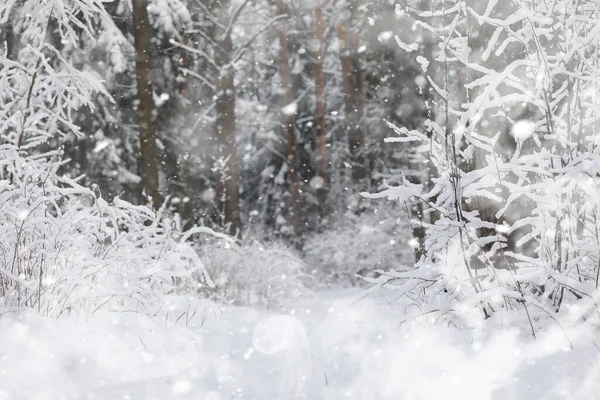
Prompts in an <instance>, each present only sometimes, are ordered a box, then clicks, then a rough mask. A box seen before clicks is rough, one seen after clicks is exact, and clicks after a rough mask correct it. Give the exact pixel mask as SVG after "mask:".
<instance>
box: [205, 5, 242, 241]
mask: <svg viewBox="0 0 600 400" xmlns="http://www.w3.org/2000/svg"><path fill="white" fill-rule="evenodd" d="M212 11H213V14H214V16H215V17H216V19H217V21H218V23H219V25H215V26H214V28H213V40H214V41H215V43H216V46H214V61H215V64H216V65H217V67H218V68H219V71H218V74H219V76H218V80H217V90H216V96H217V101H216V112H217V120H216V123H215V135H216V139H217V145H218V154H219V157H220V158H221V160H222V161H223V162H224V166H225V171H222V172H223V173H222V175H221V176H220V177H218V182H217V195H218V200H219V212H220V213H221V215H220V217H221V220H222V221H223V223H224V224H225V225H226V226H227V227H228V230H229V233H230V234H232V235H235V234H238V233H239V230H240V202H239V193H238V171H237V151H236V145H235V87H234V85H233V72H234V71H233V66H232V65H231V55H232V52H233V44H232V41H231V32H230V31H226V30H225V29H224V28H225V27H227V26H229V23H230V17H229V0H216V1H215V2H214V5H213V10H212Z"/></svg>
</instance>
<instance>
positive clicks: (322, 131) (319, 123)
mask: <svg viewBox="0 0 600 400" xmlns="http://www.w3.org/2000/svg"><path fill="white" fill-rule="evenodd" d="M323 7H324V5H323V0H317V6H316V8H315V39H316V41H317V44H318V49H317V54H316V63H315V88H316V95H317V102H316V103H317V112H316V115H315V126H316V127H317V135H316V139H317V140H316V142H317V151H318V156H317V157H318V158H317V174H318V175H319V176H320V177H321V178H323V181H324V185H323V188H321V189H318V190H317V198H318V200H319V210H320V213H321V218H324V217H325V216H326V215H327V191H328V186H329V183H328V182H329V176H328V172H327V170H328V163H327V126H326V124H325V73H324V71H323V47H324V45H325V43H324V40H325V38H324V36H325V35H324V31H325V24H324V22H323Z"/></svg>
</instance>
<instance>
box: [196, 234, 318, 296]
mask: <svg viewBox="0 0 600 400" xmlns="http://www.w3.org/2000/svg"><path fill="white" fill-rule="evenodd" d="M198 252H199V254H200V259H201V260H202V263H203V264H204V265H205V267H206V270H207V272H208V274H209V275H210V277H211V278H212V279H213V281H214V287H209V286H208V285H204V286H202V287H201V288H200V292H201V293H205V294H206V295H207V296H209V297H211V298H213V299H215V300H218V301H222V302H225V303H230V304H237V305H263V306H268V307H271V306H277V305H285V304H286V303H287V301H289V300H293V299H296V298H299V297H300V296H302V295H306V294H307V293H308V289H307V286H308V284H309V283H310V280H311V278H310V276H308V275H307V274H306V273H305V265H304V263H303V262H302V260H301V259H300V258H298V256H297V255H296V254H295V253H294V252H293V251H292V250H291V249H289V248H288V247H286V246H284V245H282V244H278V243H266V244H265V243H260V242H258V241H254V240H250V241H248V242H245V243H242V244H239V243H230V242H223V241H220V242H213V243H211V244H203V245H201V246H200V247H199V249H198Z"/></svg>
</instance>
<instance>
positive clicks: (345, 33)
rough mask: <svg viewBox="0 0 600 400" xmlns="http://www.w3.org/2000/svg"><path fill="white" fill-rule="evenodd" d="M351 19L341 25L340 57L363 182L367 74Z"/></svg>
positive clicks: (351, 142)
mask: <svg viewBox="0 0 600 400" xmlns="http://www.w3.org/2000/svg"><path fill="white" fill-rule="evenodd" d="M353 14H354V6H350V15H353ZM348 22H352V19H350V20H349V21H342V22H340V23H339V24H338V25H337V33H338V40H339V42H340V58H341V62H342V81H343V86H344V105H345V108H346V128H347V129H348V146H349V148H350V161H351V165H352V180H353V181H354V182H356V183H358V182H361V181H362V180H363V179H364V178H366V177H367V175H368V168H367V165H366V157H365V139H364V133H363V130H362V128H361V124H362V119H363V113H364V111H363V109H364V99H363V87H362V86H363V73H362V69H361V67H360V57H359V54H358V44H359V38H358V35H356V34H354V33H352V32H350V30H349V29H348V25H347V24H348Z"/></svg>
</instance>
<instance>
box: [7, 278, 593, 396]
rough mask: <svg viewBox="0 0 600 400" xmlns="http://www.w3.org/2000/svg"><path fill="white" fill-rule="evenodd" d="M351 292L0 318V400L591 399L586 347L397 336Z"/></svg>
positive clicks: (377, 303) (509, 336)
mask: <svg viewBox="0 0 600 400" xmlns="http://www.w3.org/2000/svg"><path fill="white" fill-rule="evenodd" d="M357 295H358V292H357V291H356V290H340V291H336V292H326V293H320V294H318V295H316V296H315V297H314V298H312V299H310V300H304V301H302V302H300V303H299V304H297V305H296V307H295V308H294V309H288V310H286V311H285V312H279V313H275V312H270V313H266V312H260V311H257V310H254V309H249V308H238V307H230V308H225V309H220V308H219V307H217V306H215V305H214V304H212V303H210V302H206V301H198V302H197V304H196V305H195V306H197V308H198V311H197V313H196V315H195V316H194V317H193V318H192V319H191V320H187V321H186V317H185V316H184V317H183V318H182V319H180V320H179V322H178V326H174V325H173V324H172V322H171V323H170V322H169V321H166V323H157V321H155V320H153V319H150V318H144V317H141V316H135V315H132V314H130V313H124V314H118V315H117V314H99V313H98V314H95V315H94V317H93V318H89V319H88V320H84V319H83V318H74V317H69V318H61V319H59V320H51V319H46V318H41V317H39V316H36V315H33V314H30V315H21V316H19V317H17V316H14V315H11V314H6V315H4V316H3V317H2V318H1V319H0V400H15V399H51V400H53V399H111V400H116V399H155V400H158V399H206V400H224V399H234V398H236V399H237V398H239V399H256V400H284V399H285V400H287V399H289V398H297V399H306V400H317V399H323V400H329V399H331V400H334V399H335V400H339V399H346V398H348V399H364V400H377V399H390V400H391V399H407V400H409V399H432V400H437V399H458V400H486V399H494V400H510V399H523V400H525V399H528V400H529V399H593V398H597V397H594V396H596V395H591V394H592V393H596V394H597V393H598V388H599V384H598V381H599V380H598V379H597V377H598V374H599V373H600V368H599V367H598V351H597V350H595V349H594V348H593V346H590V345H589V344H588V343H589V342H590V341H589V340H586V338H580V340H579V341H578V342H577V345H576V346H575V349H574V350H570V351H565V350H566V348H564V344H561V343H564V340H562V339H561V337H559V336H557V334H556V333H549V334H548V335H547V337H546V338H541V339H539V340H538V341H537V342H535V343H534V342H532V340H531V339H530V338H527V337H520V336H518V335H517V334H516V333H515V332H514V331H502V332H499V333H497V334H495V335H492V336H490V337H486V336H480V337H479V339H477V337H478V334H477V332H475V331H470V332H465V331H458V330H456V329H451V328H447V327H431V326H428V327H418V326H413V327H410V328H406V327H405V328H402V329H400V328H399V326H398V324H397V322H395V321H397V320H398V318H399V316H401V314H402V309H401V308H400V306H399V305H398V304H397V303H393V302H391V300H392V299H393V298H392V297H388V298H386V297H384V296H383V295H380V296H375V297H368V298H366V299H364V300H361V301H359V302H357V303H354V300H355V299H356V298H357ZM186 325H187V326H186ZM557 343H558V347H557V345H556V344H557ZM290 396H295V397H290ZM590 396H592V397H590Z"/></svg>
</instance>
